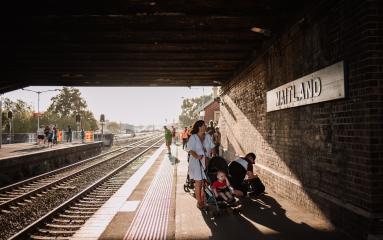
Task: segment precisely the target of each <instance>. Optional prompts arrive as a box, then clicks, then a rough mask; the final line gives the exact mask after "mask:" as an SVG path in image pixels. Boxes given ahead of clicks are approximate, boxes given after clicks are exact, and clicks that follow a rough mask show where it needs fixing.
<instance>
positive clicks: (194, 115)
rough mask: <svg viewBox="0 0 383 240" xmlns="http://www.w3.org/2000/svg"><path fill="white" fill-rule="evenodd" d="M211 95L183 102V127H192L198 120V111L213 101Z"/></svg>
mask: <svg viewBox="0 0 383 240" xmlns="http://www.w3.org/2000/svg"><path fill="white" fill-rule="evenodd" d="M211 97H212V96H211V95H205V96H201V97H196V98H186V99H184V100H183V102H182V106H181V109H182V112H181V115H180V116H179V121H180V123H181V125H182V126H190V125H193V123H194V122H195V121H196V120H198V112H196V110H197V109H198V108H199V107H201V106H202V105H203V104H205V103H206V102H207V101H209V100H210V99H211Z"/></svg>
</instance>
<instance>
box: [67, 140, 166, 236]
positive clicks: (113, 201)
mask: <svg viewBox="0 0 383 240" xmlns="http://www.w3.org/2000/svg"><path fill="white" fill-rule="evenodd" d="M164 148H165V144H163V145H162V146H161V147H160V148H159V149H157V150H156V151H155V152H154V153H153V155H152V156H151V157H150V158H149V159H147V160H146V161H145V163H144V164H143V165H142V166H141V167H140V168H139V169H137V171H136V172H135V173H134V174H133V175H132V176H131V177H130V178H129V179H128V180H127V181H126V182H125V183H124V184H123V186H122V187H121V188H120V189H119V190H118V191H117V192H116V193H115V194H114V195H113V196H112V197H111V198H110V199H109V200H108V201H107V202H105V203H104V204H103V206H102V207H101V208H100V209H99V210H98V211H97V212H96V213H95V214H94V215H93V216H92V217H91V218H90V219H88V220H87V221H86V223H85V224H84V225H83V226H82V227H81V228H80V229H79V230H78V231H77V232H76V233H75V234H74V235H73V236H72V237H71V238H70V239H71V240H73V239H83V238H84V237H86V239H87V240H91V239H94V240H95V239H98V238H99V237H100V236H101V234H102V232H103V231H104V230H105V229H106V227H107V226H108V224H109V223H110V222H111V221H112V219H113V217H114V215H115V214H117V212H118V211H119V210H120V208H121V207H122V206H123V205H124V203H125V202H126V199H127V198H128V197H129V196H130V195H131V194H132V192H133V191H134V189H135V188H136V187H137V186H138V184H139V182H140V181H141V179H142V178H143V177H144V176H145V174H146V173H147V171H149V169H150V167H151V166H152V165H153V163H154V162H155V160H156V159H158V157H159V156H160V154H161V153H162V151H163V150H164ZM111 205H112V206H113V207H112V208H111ZM104 208H107V209H111V210H113V212H110V213H108V214H104V213H103V214H97V213H99V212H102V210H103V209H104ZM95 229H97V232H98V233H95ZM90 231H91V232H92V234H90Z"/></svg>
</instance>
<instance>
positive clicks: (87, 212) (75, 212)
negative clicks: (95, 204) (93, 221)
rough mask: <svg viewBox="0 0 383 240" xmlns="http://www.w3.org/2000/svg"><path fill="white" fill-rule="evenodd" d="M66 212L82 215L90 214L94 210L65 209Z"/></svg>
mask: <svg viewBox="0 0 383 240" xmlns="http://www.w3.org/2000/svg"><path fill="white" fill-rule="evenodd" d="M64 212H65V213H69V214H82V215H89V216H91V215H93V214H94V212H93V211H79V210H77V211H73V210H65V211H64Z"/></svg>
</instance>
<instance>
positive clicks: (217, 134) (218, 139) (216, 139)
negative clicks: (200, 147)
mask: <svg viewBox="0 0 383 240" xmlns="http://www.w3.org/2000/svg"><path fill="white" fill-rule="evenodd" d="M213 141H214V145H215V153H216V154H217V156H220V155H219V146H221V132H220V131H219V127H215V133H214V134H213Z"/></svg>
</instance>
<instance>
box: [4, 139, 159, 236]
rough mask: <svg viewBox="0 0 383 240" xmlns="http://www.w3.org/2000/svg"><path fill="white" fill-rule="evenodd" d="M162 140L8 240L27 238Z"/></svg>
mask: <svg viewBox="0 0 383 240" xmlns="http://www.w3.org/2000/svg"><path fill="white" fill-rule="evenodd" d="M161 141H163V140H162V139H161V140H159V141H157V142H155V143H154V144H152V145H151V146H150V147H148V148H146V149H145V150H143V151H142V152H140V153H138V154H137V155H135V156H134V157H132V158H131V159H129V160H128V161H127V162H126V163H124V164H123V165H121V166H120V167H118V168H116V169H114V170H112V171H111V172H109V173H108V174H107V175H105V176H104V177H102V178H100V179H99V180H97V181H96V182H95V183H94V184H92V185H91V186H89V187H87V188H86V189H84V190H83V191H81V192H79V193H78V194H76V195H75V196H73V197H72V198H70V199H69V200H67V201H66V202H64V203H62V204H61V205H60V206H58V207H56V208H55V209H53V210H52V211H50V212H49V213H47V214H45V215H44V216H43V217H41V218H39V219H38V220H36V221H35V222H33V223H31V224H30V225H28V226H27V227H26V228H24V229H23V230H21V231H19V232H18V233H16V234H14V235H13V236H12V237H10V238H9V239H8V240H15V239H29V238H30V237H31V236H30V234H31V233H32V232H34V231H36V230H37V229H38V227H40V226H41V225H43V224H46V223H49V222H51V221H52V220H53V218H54V216H56V215H57V214H59V213H60V212H62V211H64V210H65V209H67V208H69V207H70V205H71V204H74V203H75V202H77V201H78V200H80V199H81V198H84V197H86V195H87V194H89V193H91V192H92V191H93V190H95V189H96V188H97V187H99V186H100V185H101V184H103V183H105V182H106V181H108V180H109V179H110V178H112V177H113V176H114V175H116V174H117V173H119V172H120V171H122V170H123V169H124V168H126V167H127V166H129V165H130V164H131V163H132V162H134V161H135V160H136V159H137V158H139V157H141V156H142V155H143V154H145V153H146V152H147V151H149V150H150V149H151V148H153V147H154V146H155V145H156V144H158V143H159V142H161Z"/></svg>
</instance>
